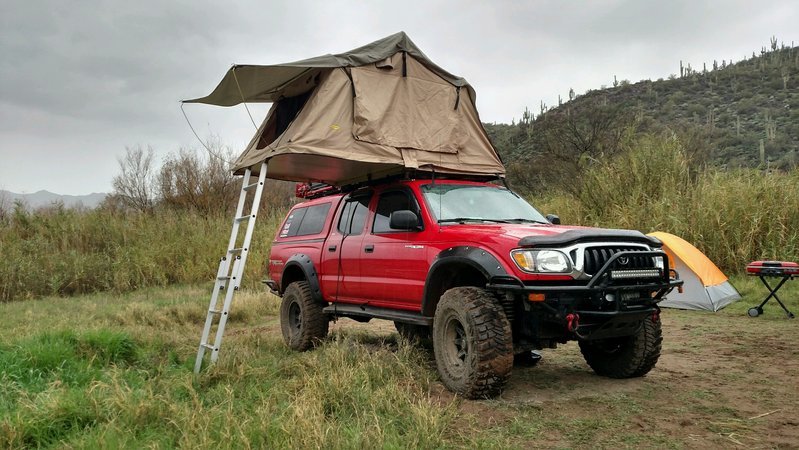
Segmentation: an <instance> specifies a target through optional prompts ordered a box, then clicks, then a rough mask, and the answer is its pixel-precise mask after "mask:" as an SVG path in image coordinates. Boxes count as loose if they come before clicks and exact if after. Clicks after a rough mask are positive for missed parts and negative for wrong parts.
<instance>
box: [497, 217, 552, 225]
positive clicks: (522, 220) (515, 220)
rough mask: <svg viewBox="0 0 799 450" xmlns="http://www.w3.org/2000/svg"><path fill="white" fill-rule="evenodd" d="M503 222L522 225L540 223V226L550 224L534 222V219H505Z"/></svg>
mask: <svg viewBox="0 0 799 450" xmlns="http://www.w3.org/2000/svg"><path fill="white" fill-rule="evenodd" d="M503 220H504V221H506V222H508V223H511V222H522V223H540V224H543V225H546V224H549V222H541V221H540V220H534V219H522V218H518V219H503Z"/></svg>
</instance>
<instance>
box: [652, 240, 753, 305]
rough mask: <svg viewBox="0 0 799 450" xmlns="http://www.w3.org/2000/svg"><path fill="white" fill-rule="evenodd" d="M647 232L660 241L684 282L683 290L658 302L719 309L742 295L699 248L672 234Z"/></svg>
mask: <svg viewBox="0 0 799 450" xmlns="http://www.w3.org/2000/svg"><path fill="white" fill-rule="evenodd" d="M649 236H652V237H655V238H658V239H660V241H662V242H663V250H664V251H665V252H666V254H668V255H669V261H670V266H671V268H672V269H674V270H676V271H677V273H679V274H680V278H681V279H682V280H683V281H684V282H685V284H684V285H683V289H682V292H678V291H677V290H674V291H672V292H670V293H669V294H668V295H667V296H666V299H665V300H663V301H662V302H660V306H663V307H666V308H678V309H695V310H708V311H718V310H720V309H722V308H724V307H725V306H727V305H729V304H730V303H732V302H735V301H737V300H740V299H741V294H739V293H738V291H737V290H736V289H735V287H733V286H732V284H730V282H729V280H728V279H727V276H726V275H724V273H723V272H722V271H721V270H719V268H718V267H716V265H715V264H713V261H711V260H710V259H709V258H708V257H707V256H705V254H704V253H702V252H701V251H700V250H699V249H697V248H696V247H694V246H693V245H691V244H690V243H688V242H687V241H685V240H683V239H681V238H679V237H677V236H675V235H673V234H669V233H663V232H655V233H649Z"/></svg>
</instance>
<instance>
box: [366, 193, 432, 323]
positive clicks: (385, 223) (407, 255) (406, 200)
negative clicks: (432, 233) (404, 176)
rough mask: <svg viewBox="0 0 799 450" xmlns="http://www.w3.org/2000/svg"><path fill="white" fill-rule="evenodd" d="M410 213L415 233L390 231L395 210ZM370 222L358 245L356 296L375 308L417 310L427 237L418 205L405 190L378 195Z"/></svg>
mask: <svg viewBox="0 0 799 450" xmlns="http://www.w3.org/2000/svg"><path fill="white" fill-rule="evenodd" d="M400 210H411V211H413V212H415V213H416V215H417V216H418V217H419V230H413V231H408V230H394V229H391V227H390V226H389V218H390V217H391V214H392V213H393V212H395V211H400ZM374 211H375V214H374V220H373V222H372V223H371V224H370V227H369V228H370V229H369V231H368V232H367V233H365V234H364V237H363V240H362V242H361V249H360V250H361V251H360V256H361V271H360V278H361V282H360V286H359V289H360V292H359V294H360V295H361V296H362V297H363V298H365V299H369V300H370V301H369V303H370V304H374V305H375V306H383V307H391V308H396V309H406V310H411V311H418V310H419V308H420V307H421V302H422V295H423V293H424V283H425V278H426V277H427V271H428V269H429V265H428V262H427V245H426V243H427V241H428V239H427V237H426V233H425V231H424V223H423V220H422V218H421V211H420V209H419V204H418V202H417V201H416V198H415V197H414V195H413V193H412V192H411V191H410V190H409V189H407V188H390V189H387V190H385V191H383V192H381V193H380V195H379V197H378V199H377V202H376V206H375V207H374Z"/></svg>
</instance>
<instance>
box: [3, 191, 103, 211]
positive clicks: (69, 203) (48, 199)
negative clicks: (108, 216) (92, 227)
mask: <svg viewBox="0 0 799 450" xmlns="http://www.w3.org/2000/svg"><path fill="white" fill-rule="evenodd" d="M107 195H108V194H103V193H92V194H88V195H59V194H54V193H52V192H49V191H39V192H34V193H33V194H17V193H14V192H9V191H4V190H0V206H5V207H10V206H12V205H13V204H14V202H16V201H17V200H19V201H21V202H22V203H24V204H25V205H26V206H28V207H29V208H34V209H35V208H41V207H43V206H51V205H53V204H54V203H59V202H60V203H63V204H64V206H65V207H66V208H75V207H80V206H83V207H85V208H96V207H97V206H99V205H100V203H101V202H102V201H103V200H105V197H106V196H107Z"/></svg>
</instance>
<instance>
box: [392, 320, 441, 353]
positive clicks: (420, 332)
mask: <svg viewBox="0 0 799 450" xmlns="http://www.w3.org/2000/svg"><path fill="white" fill-rule="evenodd" d="M394 328H396V329H397V333H399V335H400V336H401V337H402V338H403V339H405V340H407V341H409V342H415V343H418V344H422V345H423V346H425V347H428V346H430V341H431V339H432V337H433V333H432V331H431V330H430V327H426V326H424V325H413V324H410V323H402V322H394Z"/></svg>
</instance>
